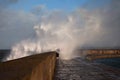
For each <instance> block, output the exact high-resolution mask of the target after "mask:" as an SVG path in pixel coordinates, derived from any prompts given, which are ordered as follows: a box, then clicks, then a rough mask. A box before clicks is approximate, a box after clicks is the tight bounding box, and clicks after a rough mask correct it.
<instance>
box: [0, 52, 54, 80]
mask: <svg viewBox="0 0 120 80" xmlns="http://www.w3.org/2000/svg"><path fill="white" fill-rule="evenodd" d="M55 63H56V52H47V53H43V54H37V55H32V56H28V57H24V58H20V59H16V60H11V61H7V62H2V63H0V80H52V79H53V76H54V68H55Z"/></svg>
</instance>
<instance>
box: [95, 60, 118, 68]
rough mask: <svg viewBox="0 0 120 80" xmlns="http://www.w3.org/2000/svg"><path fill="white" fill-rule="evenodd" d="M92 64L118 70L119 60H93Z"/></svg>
mask: <svg viewBox="0 0 120 80" xmlns="http://www.w3.org/2000/svg"><path fill="white" fill-rule="evenodd" d="M93 62H96V63H102V64H105V65H108V66H112V67H114V68H119V69H120V58H106V59H97V60H94V61H93Z"/></svg>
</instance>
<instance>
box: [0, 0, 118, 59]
mask: <svg viewBox="0 0 120 80" xmlns="http://www.w3.org/2000/svg"><path fill="white" fill-rule="evenodd" d="M119 4H120V1H119V0H112V1H111V3H108V4H107V5H106V6H104V7H102V6H101V7H96V8H94V9H92V10H90V9H89V8H83V7H82V8H78V9H76V10H75V11H73V12H69V13H66V12H65V11H60V10H54V11H49V10H47V9H46V8H44V6H43V5H42V6H41V5H40V6H37V7H35V8H33V12H29V13H26V12H24V11H11V10H9V9H3V10H1V12H0V37H1V39H0V44H1V45H2V46H0V48H1V49H2V48H10V47H11V46H13V44H15V43H17V44H15V45H14V46H13V48H12V50H13V53H11V54H13V55H12V56H16V57H14V58H18V57H22V56H27V55H31V54H33V53H30V52H34V53H36V52H42V51H48V50H55V49H57V48H59V49H61V54H62V55H61V56H64V57H66V56H67V57H71V55H72V56H73V54H71V53H72V51H74V50H75V49H78V48H119V47H120V37H119V34H120V27H119V26H120V15H119V14H120V10H119V9H120V5H119ZM16 51H17V52H16ZM21 51H24V52H21ZM22 53H24V54H22ZM66 53H68V54H66ZM17 55H19V56H17ZM20 55H21V56H20ZM11 58H12V57H9V59H11Z"/></svg>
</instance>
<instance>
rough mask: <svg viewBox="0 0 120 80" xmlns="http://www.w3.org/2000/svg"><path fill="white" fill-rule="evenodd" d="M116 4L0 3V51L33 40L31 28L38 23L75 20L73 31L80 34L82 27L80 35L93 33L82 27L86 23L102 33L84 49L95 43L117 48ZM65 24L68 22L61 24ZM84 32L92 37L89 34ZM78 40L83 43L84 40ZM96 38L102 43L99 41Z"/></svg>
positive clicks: (100, 0) (64, 0)
mask: <svg viewBox="0 0 120 80" xmlns="http://www.w3.org/2000/svg"><path fill="white" fill-rule="evenodd" d="M119 3H120V1H119V0H0V49H9V48H11V47H13V45H15V44H16V43H19V42H21V41H22V40H25V39H27V38H31V37H33V36H34V35H35V34H36V33H35V31H34V30H33V29H34V26H35V25H38V24H41V23H42V22H43V23H46V24H52V25H53V24H54V25H56V23H57V24H59V25H60V24H61V23H63V22H62V21H64V20H67V19H70V20H71V21H72V20H74V19H75V20H74V26H76V27H75V29H78V30H81V27H79V26H80V25H83V27H82V28H83V29H82V30H83V31H84V29H85V30H86V29H88V30H89V29H90V28H91V29H92V30H94V28H95V27H89V26H88V27H87V28H86V27H85V26H84V25H88V23H89V24H90V25H91V24H92V25H93V23H94V24H96V25H97V24H98V23H101V24H100V29H99V30H98V31H100V30H106V31H104V35H103V34H100V33H99V36H100V37H98V38H97V39H95V40H92V39H91V41H90V42H89V41H88V42H84V43H86V44H87V45H89V46H91V44H92V46H93V45H98V43H99V45H100V46H103V44H106V45H109V46H113V45H114V46H115V45H116V46H119V44H120V42H119V40H120V39H119V38H118V36H119V35H117V34H119V23H120V22H119V13H120V10H119V8H120V6H119V5H120V4H119ZM88 18H90V20H89V19H88ZM94 19H95V20H94ZM75 21H76V22H75ZM96 21H99V22H96ZM53 22H55V23H53ZM68 23H69V21H68V22H66V23H64V24H65V25H67V24H68ZM70 24H71V23H70ZM71 25H72V24H71ZM113 26H114V28H113ZM49 27H50V26H49ZM43 29H44V27H43ZM85 32H86V33H85V34H92V33H89V31H88V32H87V31H85ZM93 32H94V31H93ZM96 32H97V31H96ZM105 32H106V33H105ZM79 34H81V33H79ZM94 34H96V33H94ZM97 34H98V33H97ZM81 35H84V34H81ZM111 35H112V36H111ZM87 37H91V38H92V37H93V36H91V35H90V36H87ZM95 37H96V36H95ZM81 38H85V40H87V38H86V37H85V36H84V37H83V36H82V37H81ZM99 38H101V39H102V40H101V41H100V40H99ZM93 43H94V44H93ZM111 43H114V44H111Z"/></svg>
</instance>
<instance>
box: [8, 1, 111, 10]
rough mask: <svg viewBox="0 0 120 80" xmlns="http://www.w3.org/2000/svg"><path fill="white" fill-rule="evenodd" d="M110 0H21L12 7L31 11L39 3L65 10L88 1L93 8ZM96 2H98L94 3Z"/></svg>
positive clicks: (50, 7) (49, 7)
mask: <svg viewBox="0 0 120 80" xmlns="http://www.w3.org/2000/svg"><path fill="white" fill-rule="evenodd" d="M108 1H110V0H19V1H18V3H16V4H12V5H11V6H10V8H12V9H14V10H25V11H30V10H31V9H32V8H34V7H35V6H38V5H44V6H45V7H46V8H47V9H49V10H54V9H55V10H56V9H57V10H65V11H73V10H75V9H77V8H79V7H83V6H85V5H87V4H88V3H89V4H90V5H92V8H95V7H96V6H101V4H102V5H104V4H106V3H107V2H108ZM94 2H95V3H96V4H94Z"/></svg>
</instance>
